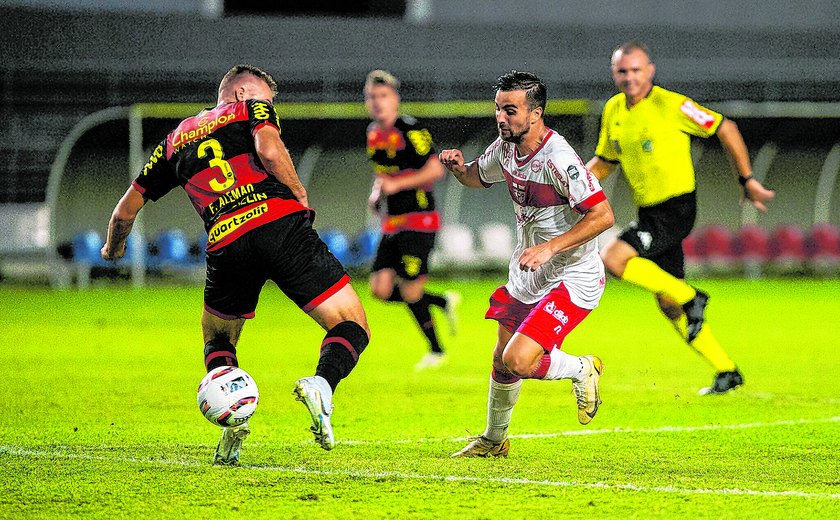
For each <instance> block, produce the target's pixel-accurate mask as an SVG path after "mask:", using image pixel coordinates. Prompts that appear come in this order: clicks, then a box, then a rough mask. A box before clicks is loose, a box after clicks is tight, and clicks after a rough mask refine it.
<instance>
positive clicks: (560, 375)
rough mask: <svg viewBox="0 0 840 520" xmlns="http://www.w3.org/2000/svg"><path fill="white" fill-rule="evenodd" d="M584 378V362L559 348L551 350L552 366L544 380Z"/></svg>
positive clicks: (576, 379)
mask: <svg viewBox="0 0 840 520" xmlns="http://www.w3.org/2000/svg"><path fill="white" fill-rule="evenodd" d="M583 376H584V364H583V360H582V359H581V358H580V357H578V356H573V355H571V354H566V353H565V352H563V351H562V350H560V349H559V348H555V349H552V350H551V364H550V365H549V366H548V372H546V374H545V377H544V378H543V379H573V380H575V381H578V380H580V379H581V378H582V377H583Z"/></svg>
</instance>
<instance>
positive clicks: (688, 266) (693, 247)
mask: <svg viewBox="0 0 840 520" xmlns="http://www.w3.org/2000/svg"><path fill="white" fill-rule="evenodd" d="M682 246H683V253H684V254H685V273H686V276H689V277H695V276H702V274H703V258H702V257H701V256H700V253H698V252H697V233H691V234H690V235H688V236H687V237H685V239H683V243H682Z"/></svg>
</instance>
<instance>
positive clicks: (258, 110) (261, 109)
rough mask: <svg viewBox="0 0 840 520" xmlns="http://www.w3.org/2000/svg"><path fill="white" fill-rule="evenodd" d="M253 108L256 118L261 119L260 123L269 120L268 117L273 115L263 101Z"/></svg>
mask: <svg viewBox="0 0 840 520" xmlns="http://www.w3.org/2000/svg"><path fill="white" fill-rule="evenodd" d="M251 106H252V107H253V110H254V118H256V119H259V120H260V121H265V120H267V119H268V116H270V115H271V111H270V110H269V109H268V105H266V104H265V103H263V102H262V101H257V102H255V103H254V104H253V105H251Z"/></svg>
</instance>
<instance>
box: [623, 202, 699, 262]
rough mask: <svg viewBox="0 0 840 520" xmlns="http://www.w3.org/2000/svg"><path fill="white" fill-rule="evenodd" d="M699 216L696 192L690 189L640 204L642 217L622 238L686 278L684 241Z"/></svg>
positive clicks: (643, 253)
mask: <svg viewBox="0 0 840 520" xmlns="http://www.w3.org/2000/svg"><path fill="white" fill-rule="evenodd" d="M696 216H697V198H696V196H695V193H694V192H693V191H692V192H691V193H686V194H684V195H678V196H676V197H674V198H671V199H668V200H666V201H665V202H661V203H659V204H656V205H654V206H648V207H643V208H639V218H638V220H637V221H636V222H631V223H630V225H629V226H627V228H626V229H625V230H624V231H622V232H621V235H620V236H619V238H620V239H621V240H623V241H625V242H627V243H628V244H630V245H631V246H632V247H633V249H635V250H636V252H637V253H639V256H641V257H642V258H647V259H649V260H651V261H653V262H654V263H655V264H656V265H658V266H659V267H661V268H662V269H663V270H665V271H667V272H669V273H671V274H672V275H674V276H676V277H677V278H685V256H684V255H683V248H682V242H683V239H685V237H687V236H688V235H689V233H691V230H692V229H693V228H694V220H695V218H696Z"/></svg>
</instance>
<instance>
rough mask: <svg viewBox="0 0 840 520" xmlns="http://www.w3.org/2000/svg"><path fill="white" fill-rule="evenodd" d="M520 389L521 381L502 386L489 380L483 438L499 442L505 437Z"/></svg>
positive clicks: (502, 384)
mask: <svg viewBox="0 0 840 520" xmlns="http://www.w3.org/2000/svg"><path fill="white" fill-rule="evenodd" d="M552 363H553V361H552ZM521 388H522V380H521V379H520V380H519V381H517V382H515V383H510V384H504V383H499V382H497V381H494V380H493V378H492V377H491V378H490V391H489V392H488V395H487V429H486V430H484V437H486V438H488V439H490V440H491V441H493V442H501V441H503V440H504V439H505V438H506V437H507V429H508V425H509V424H510V417H511V415H513V406H514V405H515V404H516V401H517V400H519V390H520V389H521Z"/></svg>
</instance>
